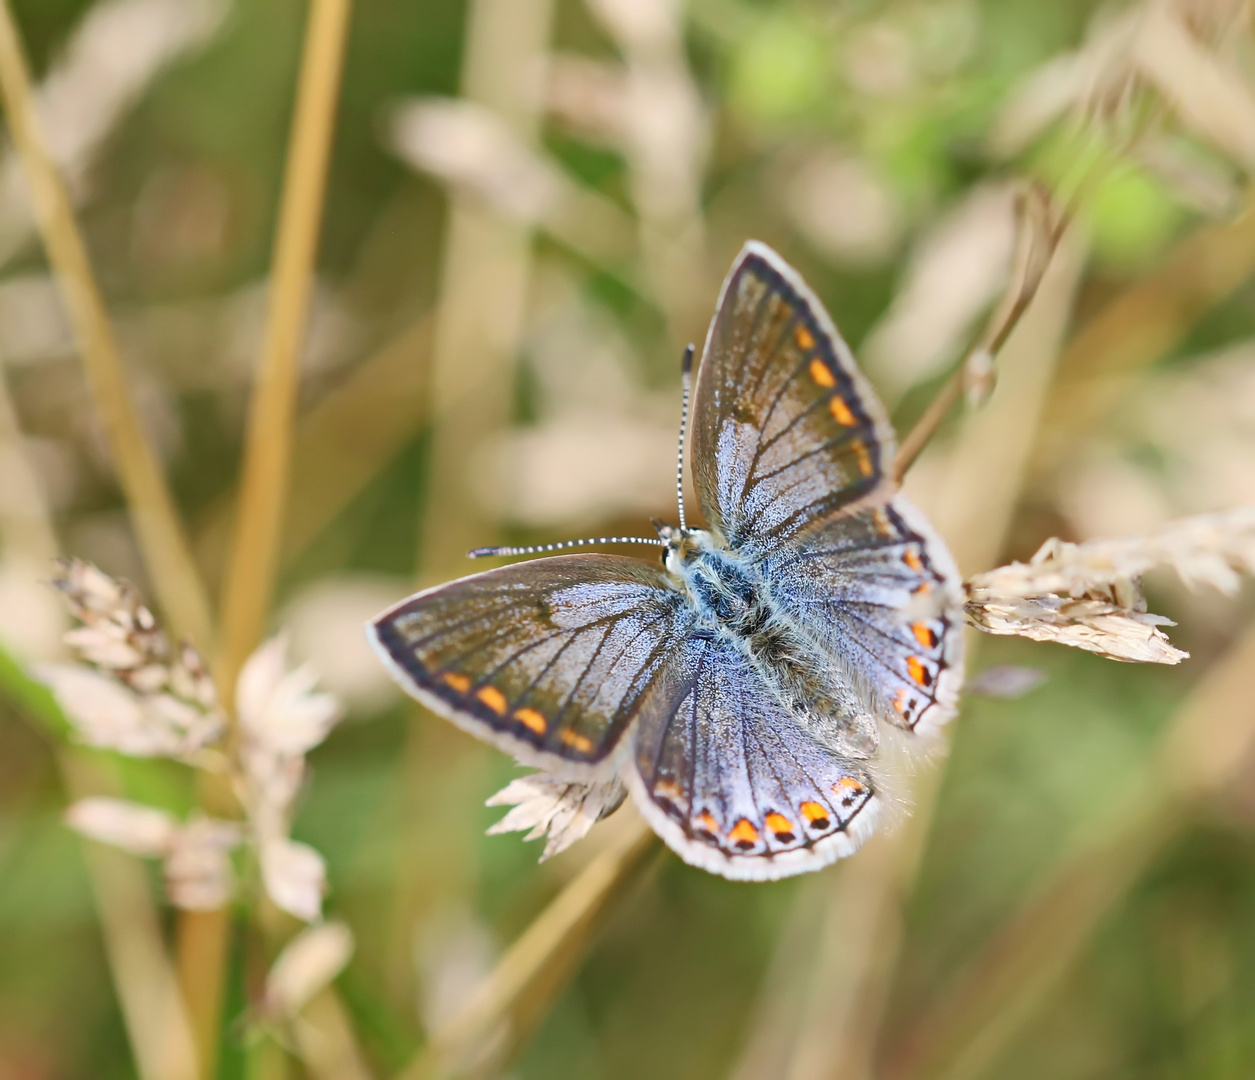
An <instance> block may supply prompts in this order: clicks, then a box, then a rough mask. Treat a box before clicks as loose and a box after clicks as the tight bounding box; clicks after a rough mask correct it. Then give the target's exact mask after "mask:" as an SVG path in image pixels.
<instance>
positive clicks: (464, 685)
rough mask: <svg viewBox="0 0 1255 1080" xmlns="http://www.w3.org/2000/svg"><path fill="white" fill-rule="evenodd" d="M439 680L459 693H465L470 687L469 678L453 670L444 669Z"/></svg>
mask: <svg viewBox="0 0 1255 1080" xmlns="http://www.w3.org/2000/svg"><path fill="white" fill-rule="evenodd" d="M440 681H441V682H442V683H444V684H445V686H447V687H449V688H450V689H452V690H456V691H457V692H458V693H459V694H465V693H466V692H467V691H468V690H469V689H470V688H471V680H470V679H468V678H467V677H466V676H465V675H459V674H458V673H457V672H455V671H446V672H445V673H444V674H443V675H441V676H440Z"/></svg>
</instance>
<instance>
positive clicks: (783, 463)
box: [693, 242, 896, 553]
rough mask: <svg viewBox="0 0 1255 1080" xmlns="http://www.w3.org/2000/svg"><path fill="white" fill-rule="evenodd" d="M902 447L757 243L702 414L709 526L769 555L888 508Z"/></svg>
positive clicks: (716, 326)
mask: <svg viewBox="0 0 1255 1080" xmlns="http://www.w3.org/2000/svg"><path fill="white" fill-rule="evenodd" d="M895 453H896V438H895V436H894V432H893V428H892V426H891V425H890V424H889V420H888V418H887V417H886V415H885V411H884V408H883V406H882V405H881V404H880V401H879V399H878V398H877V397H876V394H875V392H874V391H873V390H872V388H871V386H870V385H869V384H868V382H867V380H866V379H865V378H864V377H863V375H862V373H861V372H860V371H859V370H858V366H857V365H856V364H855V362H854V357H853V355H852V354H851V352H850V349H849V347H848V346H847V345H846V344H845V342H844V341H843V340H842V339H841V335H840V334H839V333H838V332H837V328H836V327H835V326H834V325H833V322H832V319H831V318H830V317H829V315H828V313H827V312H826V311H825V310H824V307H823V305H822V304H821V303H820V302H819V300H818V299H817V298H816V296H815V294H814V293H813V292H811V290H810V289H809V287H807V285H806V283H805V282H804V281H802V279H801V277H800V276H799V275H798V274H797V272H796V271H794V270H793V269H792V267H790V266H789V265H788V264H787V263H785V262H784V260H783V259H781V258H780V256H779V255H777V254H776V253H775V252H774V251H772V250H771V249H770V248H768V247H766V246H765V245H763V244H759V243H756V242H750V243H749V244H747V245H746V246H745V248H744V249H743V250H742V252H741V254H740V256H739V257H738V258H737V260H736V262H735V263H734V264H733V266H732V270H731V271H730V272H729V274H728V277H727V279H726V280H725V282H724V284H723V290H722V292H721V294H720V298H719V305H718V308H717V310H716V312H715V317H714V319H713V321H712V322H711V325H710V331H709V332H708V334H707V336H706V344H705V348H704V350H703V352H702V361H701V368H700V369H699V371H698V376H697V393H696V399H695V402H694V411H693V473H694V480H695V483H696V486H697V492H698V496H699V498H700V500H701V504H702V509H703V511H704V513H705V515H706V518H707V520H708V521H709V522H710V523H711V524H712V526H713V527H714V528H716V529H717V530H718V531H720V532H721V533H722V535H723V536H724V538H725V539H726V540H727V541H728V543H729V544H730V545H731V546H732V547H733V548H735V549H739V550H748V551H751V552H757V553H762V552H766V551H769V550H771V549H772V548H773V547H774V546H776V545H778V544H780V543H782V542H784V541H785V540H787V539H788V538H789V537H790V536H793V535H794V534H796V533H797V532H799V531H800V530H802V529H804V528H806V527H807V526H808V525H810V524H812V523H813V522H815V521H817V520H821V519H824V518H827V517H830V516H832V515H834V514H836V513H838V512H842V511H846V512H848V511H850V510H852V509H853V508H856V507H858V506H862V505H869V504H871V503H874V502H875V501H877V500H878V499H879V500H883V499H884V498H887V497H888V494H889V492H890V491H891V483H890V478H889V473H890V471H891V466H892V462H893V457H894V454H895Z"/></svg>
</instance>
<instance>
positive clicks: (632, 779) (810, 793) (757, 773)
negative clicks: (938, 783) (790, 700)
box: [625, 635, 880, 881]
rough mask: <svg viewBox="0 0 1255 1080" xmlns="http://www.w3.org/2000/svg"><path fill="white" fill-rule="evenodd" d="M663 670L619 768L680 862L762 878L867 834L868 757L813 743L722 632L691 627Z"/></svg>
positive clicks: (814, 862)
mask: <svg viewBox="0 0 1255 1080" xmlns="http://www.w3.org/2000/svg"><path fill="white" fill-rule="evenodd" d="M667 679H668V682H669V683H671V684H672V685H671V689H670V690H669V691H668V692H667V693H666V694H660V695H659V696H658V697H657V698H656V699H655V701H654V702H653V703H652V704H651V707H650V708H648V709H646V710H643V711H642V713H641V716H640V720H639V722H638V724H637V726H636V727H635V728H634V729H633V733H632V757H631V760H630V762H629V763H628V764H627V766H626V768H625V773H626V777H625V779H626V782H627V786H628V790H629V791H630V792H631V793H632V796H633V799H634V800H635V801H636V804H637V806H638V807H639V808H640V810H641V813H642V814H643V815H644V817H645V819H646V820H647V821H648V822H649V823H650V825H652V826H653V828H654V830H655V831H656V832H657V833H658V834H659V835H660V836H661V837H662V838H663V840H665V841H666V842H667V844H668V845H669V846H670V847H671V848H672V849H673V850H674V851H675V852H676V854H678V855H679V856H680V858H682V859H683V860H684V861H685V862H688V863H691V864H693V865H694V866H699V867H701V868H703V869H705V870H709V871H711V872H713V873H716V874H722V875H723V876H724V877H727V878H732V879H734V880H742V881H763V880H770V879H774V878H780V877H787V876H789V875H792V874H801V873H805V872H806V871H808V870H815V869H817V868H819V867H821V866H825V865H827V864H828V863H830V862H834V861H835V860H837V859H839V858H841V857H842V856H845V855H849V854H851V853H852V852H853V851H854V850H855V849H857V847H858V846H859V844H860V843H862V841H863V839H864V838H865V837H866V836H867V835H869V834H870V832H871V830H872V828H873V827H874V822H875V817H876V814H877V812H878V809H879V805H880V800H879V798H878V796H879V794H880V790H879V789H880V784H879V781H878V780H877V779H876V778H875V777H874V775H873V773H872V771H871V768H872V766H871V764H870V763H869V762H865V761H853V760H850V759H847V758H843V757H841V756H840V755H838V754H835V753H833V752H832V751H831V750H828V749H827V748H825V747H823V746H821V745H820V744H819V743H818V742H816V740H815V739H814V738H812V737H811V736H810V735H809V734H808V733H807V732H806V731H805V730H804V729H803V728H802V726H801V725H800V724H799V722H798V720H797V719H796V718H795V717H794V716H793V715H792V713H790V712H789V710H788V709H786V708H785V707H784V706H783V705H782V704H781V703H780V701H779V700H778V699H777V698H776V697H774V696H773V695H772V694H771V693H770V691H769V690H768V689H767V687H766V685H765V684H764V683H763V681H762V678H761V676H759V674H758V673H757V672H756V671H755V670H754V668H753V667H752V666H751V664H750V663H749V661H748V660H747V659H746V657H745V655H744V654H743V653H742V652H741V651H740V650H739V649H738V648H737V647H736V646H735V645H734V644H733V643H732V642H731V641H730V640H729V639H727V638H724V637H705V636H698V635H695V636H692V637H690V638H688V639H687V640H686V641H685V642H684V643H683V646H682V647H681V648H680V649H679V651H678V654H677V657H676V663H675V664H674V665H673V666H672V667H670V668H669V669H668V672H667Z"/></svg>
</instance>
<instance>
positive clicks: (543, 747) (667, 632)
mask: <svg viewBox="0 0 1255 1080" xmlns="http://www.w3.org/2000/svg"><path fill="white" fill-rule="evenodd" d="M688 621H689V615H688V614H687V609H686V607H685V605H684V604H683V601H682V598H681V597H680V595H679V594H678V593H677V592H676V591H675V590H674V589H672V588H670V587H669V586H668V585H667V584H666V579H665V577H664V575H663V573H662V571H661V570H655V569H654V568H652V567H650V566H647V565H645V564H644V563H641V562H638V561H637V560H635V559H625V558H621V557H618V556H614V555H565V556H558V557H556V558H550V559H538V560H535V561H533V562H526V563H520V564H517V565H514V566H505V567H501V568H500V569H496V570H490V571H488V572H487V573H483V574H476V575H474V576H473V577H468V578H463V579H461V580H460V581H454V582H451V583H449V584H447V585H441V586H438V587H437V588H434V589H429V590H427V591H426V592H422V593H419V594H418V595H417V596H413V597H411V598H410V599H408V600H406V601H404V602H402V603H400V604H398V605H397V606H396V607H394V608H392V609H390V610H389V611H386V612H385V613H384V614H383V615H381V616H380V617H379V618H378V619H376V620H375V621H374V622H373V623H371V624H369V626H368V627H367V631H368V634H369V636H370V638H371V641H372V643H373V644H374V645H375V647H376V649H377V651H378V652H379V653H380V655H381V656H382V658H383V660H384V662H385V663H386V664H387V666H388V668H389V669H390V670H391V672H392V674H393V676H394V677H395V678H396V679H397V681H398V682H400V683H401V685H402V686H403V687H404V688H405V689H406V690H407V691H408V692H409V693H410V694H412V695H413V696H414V697H416V698H418V700H419V701H421V702H423V704H425V705H427V706H428V707H429V708H431V709H432V710H433V711H435V712H437V713H440V714H441V715H443V716H446V717H448V718H449V719H450V720H452V721H453V722H454V723H456V724H457V725H458V726H459V727H462V728H464V729H465V730H467V731H469V732H470V733H471V734H472V735H475V736H477V737H478V738H481V739H484V740H485V741H487V742H491V743H493V744H495V745H497V746H499V747H501V748H502V749H504V750H506V751H508V752H509V753H511V754H513V755H514V756H515V758H516V759H518V760H519V761H523V762H525V763H527V764H531V765H536V766H538V767H540V768H543V769H546V770H548V771H550V772H554V773H556V774H559V775H567V776H581V775H588V774H589V773H590V772H592V771H593V770H594V769H595V768H596V767H597V766H598V765H599V764H600V763H602V762H604V761H605V760H606V759H607V757H608V756H609V755H610V754H611V753H612V751H613V750H614V748H615V746H616V745H617V744H618V743H619V741H620V739H621V738H622V736H623V732H624V731H625V730H626V729H627V727H628V726H629V725H630V724H631V722H632V720H633V718H634V717H635V716H636V714H637V711H638V710H639V709H640V708H641V707H642V704H643V703H644V702H645V701H646V700H647V699H648V698H649V696H650V694H651V693H653V692H655V691H656V690H657V689H658V687H659V685H660V683H659V675H660V673H661V672H662V671H663V670H664V669H665V667H666V665H667V663H668V660H669V658H670V657H672V656H673V654H674V651H675V649H676V646H677V643H678V642H680V641H682V640H683V638H684V635H685V634H686V633H687V628H688Z"/></svg>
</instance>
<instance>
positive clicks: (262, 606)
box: [218, 0, 350, 700]
mask: <svg viewBox="0 0 1255 1080" xmlns="http://www.w3.org/2000/svg"><path fill="white" fill-rule="evenodd" d="M349 9H350V2H349V0H314V2H313V4H312V5H311V8H310V13H309V25H308V28H307V30H306V37H305V51H304V56H303V58H302V61H301V74H300V83H299V86H298V88H297V97H296V111H295V115H294V116H293V120H292V139H291V145H290V147H289V151H288V160H287V168H286V174H285V178H284V187H283V202H282V205H281V206H280V210H279V226H278V235H277V238H276V241H275V252H274V263H273V267H272V272H271V277H270V290H271V292H270V314H269V318H268V321H267V324H266V337H265V342H264V344H263V346H262V356H261V362H260V366H259V368H258V373H257V382H256V389H255V391H254V396H253V402H252V407H251V409H250V411H249V422H248V433H247V436H246V443H245V451H244V473H243V482H242V484H241V488H240V505H239V509H238V511H237V517H236V523H235V543H234V546H233V548H232V552H231V559H230V563H229V566H228V570H227V580H226V585H225V589H224V593H223V605H222V647H221V661H220V663H219V665H218V679H219V681H220V684H221V687H222V697H223V699H224V700H230V698H231V694H232V687H233V686H234V685H235V677H236V675H237V673H238V672H239V669H240V666H241V665H242V664H243V663H244V660H245V658H247V656H248V655H249V653H251V652H252V651H253V648H254V647H255V646H256V644H257V642H258V641H260V640H261V635H262V630H263V628H264V626H265V621H266V615H267V613H268V611H269V608H270V599H271V596H272V594H273V592H274V578H275V570H276V567H277V566H278V561H279V542H280V526H281V525H282V522H283V512H284V506H285V505H286V497H287V485H288V474H289V472H290V470H291V457H292V421H293V416H294V414H295V410H296V389H297V383H298V379H299V362H300V352H301V345H302V344H303V342H304V337H305V328H306V322H307V319H308V315H309V299H310V292H311V287H312V276H313V269H314V258H315V255H316V254H317V248H318V227H319V224H320V222H321V220H322V207H323V196H324V194H325V191H326V183H327V161H328V158H329V156H330V152H331V139H332V134H333V132H334V128H335V113H336V103H337V100H338V97H339V91H340V76H341V71H342V68H343V63H344V46H345V39H346V36H347V33H348V22H349Z"/></svg>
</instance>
